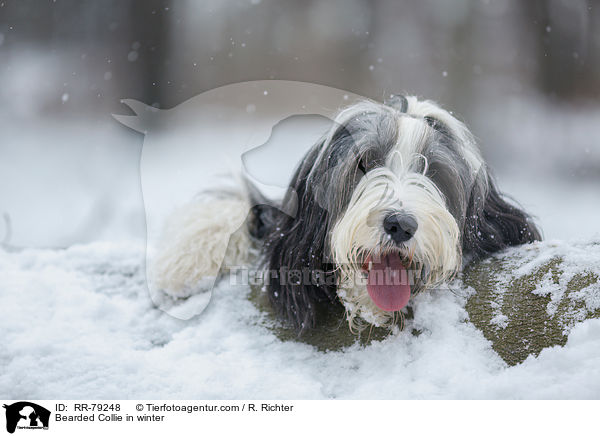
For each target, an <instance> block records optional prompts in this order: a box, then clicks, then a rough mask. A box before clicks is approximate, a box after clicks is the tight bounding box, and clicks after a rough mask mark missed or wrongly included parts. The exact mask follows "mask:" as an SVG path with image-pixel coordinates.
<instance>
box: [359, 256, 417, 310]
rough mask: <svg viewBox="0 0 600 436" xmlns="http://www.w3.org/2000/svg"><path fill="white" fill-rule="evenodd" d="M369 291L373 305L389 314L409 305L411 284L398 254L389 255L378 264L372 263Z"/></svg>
mask: <svg viewBox="0 0 600 436" xmlns="http://www.w3.org/2000/svg"><path fill="white" fill-rule="evenodd" d="M367 291H368V292H369V295H370V297H371V299H372V300H373V303H375V304H376V305H377V307H379V308H380V309H383V310H385V311H387V312H394V311H396V310H400V309H402V308H403V307H404V306H406V305H407V304H408V300H409V299H410V284H409V282H408V274H407V272H406V268H405V267H404V265H402V261H401V260H400V256H399V255H398V254H388V255H386V256H384V257H382V258H381V259H379V261H378V262H375V261H373V262H372V266H371V269H370V270H369V277H368V279H367Z"/></svg>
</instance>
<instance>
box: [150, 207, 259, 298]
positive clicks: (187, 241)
mask: <svg viewBox="0 0 600 436" xmlns="http://www.w3.org/2000/svg"><path fill="white" fill-rule="evenodd" d="M248 210H249V208H248V205H247V202H246V201H244V200H243V199H241V198H237V197H230V198H229V197H228V198H218V199H210V200H205V201H201V202H200V201H195V202H192V203H190V204H188V205H186V206H183V207H182V208H180V209H178V210H176V211H175V212H174V213H173V214H172V215H171V217H170V218H169V219H168V222H167V225H166V229H165V232H164V235H163V237H162V241H161V243H160V244H159V247H158V253H157V255H156V257H155V259H154V260H153V261H152V263H151V270H152V271H151V272H150V274H149V276H150V277H151V278H152V283H153V287H154V288H158V289H161V290H162V291H163V292H164V293H166V294H168V295H170V296H172V297H177V298H185V297H189V296H191V295H195V294H198V293H202V292H210V291H212V288H213V286H214V284H215V282H216V280H217V278H218V277H219V274H220V272H221V271H222V269H227V268H229V267H232V266H237V265H241V264H243V263H244V262H245V256H246V255H247V252H248V235H247V232H246V231H245V229H244V226H243V224H244V221H245V219H246V216H247V214H248Z"/></svg>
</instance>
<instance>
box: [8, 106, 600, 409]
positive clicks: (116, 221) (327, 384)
mask: <svg viewBox="0 0 600 436" xmlns="http://www.w3.org/2000/svg"><path fill="white" fill-rule="evenodd" d="M541 118H543V117H541ZM540 123H541V121H540ZM9 124H12V126H11V125H9ZM108 125H109V123H108V121H107V122H106V123H105V124H102V123H95V124H93V125H92V124H90V125H87V124H85V123H83V122H78V123H77V124H76V125H74V124H73V125H69V126H57V125H50V124H47V125H46V124H40V125H39V126H37V127H36V129H35V131H33V130H27V128H26V126H23V125H19V124H18V122H14V123H13V122H11V121H7V120H6V119H5V121H4V122H3V123H2V127H4V128H6V129H4V130H3V132H4V133H0V135H1V136H2V138H1V139H4V141H2V142H3V145H2V146H1V147H3V148H1V149H0V150H2V151H3V152H7V150H8V151H9V152H10V153H9V154H7V155H6V156H8V157H9V159H6V160H2V161H0V181H1V182H2V183H0V194H1V196H2V199H3V204H2V207H3V208H4V210H0V212H8V213H9V214H10V217H11V223H12V239H11V241H10V242H11V243H13V244H14V245H19V246H46V247H67V248H65V249H55V248H47V249H41V248H27V249H23V250H16V251H13V250H3V249H0V336H1V337H2V341H1V344H2V346H1V347H0V397H7V398H57V399H58V398H88V399H89V398H98V399H100V398H172V399H186V398H206V399H209V398H214V399H222V398H399V399H400V398H600V320H588V321H585V322H583V323H581V324H579V325H577V326H576V327H575V328H574V329H573V330H572V331H571V333H570V335H569V339H568V342H567V344H566V345H565V346H564V347H554V348H551V349H546V350H544V351H543V352H542V353H541V354H540V355H539V356H538V357H537V358H534V357H530V358H529V359H527V360H526V361H525V362H524V363H522V364H520V365H517V366H515V367H507V366H506V365H505V364H504V362H503V361H502V360H501V359H500V358H499V357H498V356H497V355H496V354H495V352H494V351H493V350H492V349H491V346H490V344H489V342H488V341H487V340H486V339H485V338H484V337H483V335H482V333H481V332H480V331H478V330H477V329H476V328H475V327H474V326H473V325H472V324H469V323H466V322H464V320H465V317H466V312H465V309H464V305H465V300H464V296H463V295H462V293H461V292H456V293H452V292H447V291H446V292H443V291H436V292H430V293H425V294H423V295H420V296H418V297H417V300H416V304H417V307H418V310H416V311H415V319H414V320H413V321H412V323H413V327H416V328H419V329H421V330H423V331H424V332H425V333H423V334H421V335H420V336H418V337H417V336H413V335H411V334H409V333H408V332H409V331H410V329H407V330H406V331H405V332H403V333H400V334H397V335H394V336H391V337H388V338H387V339H385V340H383V341H380V342H373V343H371V344H370V345H368V346H360V345H358V344H356V345H353V346H351V347H350V348H347V349H345V350H342V351H329V352H321V351H318V350H317V349H315V348H313V347H311V346H309V345H306V344H303V343H299V342H290V341H287V342H282V341H281V340H280V339H278V338H277V337H276V336H275V334H274V333H273V331H272V330H271V329H269V328H268V327H266V326H265V316H266V315H265V314H264V313H261V312H260V311H259V310H258V309H257V308H256V306H255V305H253V304H252V303H251V302H250V301H249V300H248V298H247V294H248V292H249V289H247V288H243V287H236V288H233V287H229V286H227V285H226V284H223V285H221V286H219V287H218V288H217V289H216V290H215V292H214V293H213V297H212V300H211V302H210V304H209V306H208V309H207V310H206V311H205V312H204V313H203V314H202V315H201V316H199V317H196V318H194V319H191V320H189V321H182V320H178V319H176V318H173V317H171V316H170V315H168V314H166V313H164V312H163V311H161V310H160V309H157V308H156V307H155V306H154V305H153V302H152V300H151V298H150V295H149V291H148V288H147V285H146V281H145V271H144V268H145V250H146V246H145V240H144V238H143V237H144V235H145V228H144V227H143V225H144V210H143V202H142V195H141V190H140V186H139V183H138V177H139V173H138V172H137V171H138V165H139V163H138V160H139V145H140V144H141V140H139V141H138V142H136V139H135V137H134V136H133V135H129V136H127V135H124V134H123V131H119V130H118V128H117V127H118V126H112V125H111V127H107V126H108ZM74 126H75V127H74ZM77 126H78V127H77ZM94 126H95V127H98V126H100V127H101V128H99V129H98V131H97V132H94V133H93V134H91V133H90V132H92V131H93V128H94ZM119 128H120V127H119ZM537 128H538V129H539V131H541V130H542V127H541V125H538V126H537ZM551 128H555V130H558V129H560V126H555V127H547V128H546V132H545V134H546V135H547V138H550V139H549V140H551V138H552V135H553V133H552V131H550V132H548V130H551ZM11 129H12V130H11ZM532 129H533V128H532ZM533 130H535V129H533ZM6 132H9V133H6ZM73 137H75V138H77V141H79V142H81V148H77V147H74V146H73V144H74V142H73V139H72V138H73ZM596 137H597V136H596ZM7 138H9V139H10V140H11V143H7V142H6V139H7ZM48 138H52V139H48ZM44 141H50V145H51V146H49V145H48V144H46V143H45V142H44ZM69 141H71V142H69ZM540 141H541V142H543V141H542V140H540ZM65 144H66V145H65ZM543 146H544V144H542V145H540V146H539V147H538V151H540V152H542V150H543ZM119 147H125V149H124V151H118V148H119ZM127 147H132V148H127ZM61 148H64V150H63V151H62V152H60V150H61ZM90 150H93V152H91V153H90ZM553 150H554V148H553ZM531 153H534V154H535V152H531ZM114 156H118V158H117V159H115V158H114ZM592 156H593V154H592ZM573 158H574V157H573V156H570V159H571V160H572V159H573ZM585 159H586V157H585V156H584V157H583V158H582V160H585ZM514 161H515V162H518V161H519V159H514ZM521 162H522V164H523V166H528V169H529V170H528V171H522V172H519V173H517V172H515V171H514V166H515V165H516V163H513V164H512V168H509V167H506V166H505V167H504V169H503V168H500V169H499V171H498V178H499V181H500V185H501V187H502V188H503V190H505V191H507V192H509V193H511V194H512V195H513V196H514V197H515V198H516V199H518V200H519V201H520V202H521V203H522V204H523V205H524V206H525V207H526V208H527V209H528V210H530V211H531V212H532V213H533V214H534V215H536V216H537V217H538V219H539V222H540V223H541V226H542V228H543V230H544V234H545V236H546V238H548V239H561V240H567V241H572V240H584V241H589V240H591V239H596V240H598V237H599V236H600V227H599V225H598V220H597V216H598V214H599V213H600V189H599V179H598V178H594V177H590V178H587V179H581V180H579V179H571V178H566V177H561V175H560V171H557V174H554V175H552V176H550V173H551V172H549V171H548V170H547V169H546V167H543V168H544V170H543V171H541V172H537V173H536V172H535V171H533V170H531V168H532V167H534V166H535V165H534V164H532V163H531V162H528V161H524V160H522V161H521ZM592 163H593V162H592ZM596 163H597V162H596ZM592 168H593V167H592ZM561 171H562V170H561ZM516 174H518V175H516ZM4 231H5V229H3V225H0V235H2V234H3V233H4ZM0 239H1V238H0ZM96 239H104V240H106V241H105V242H99V241H95V242H94V240H96ZM77 242H80V243H79V244H78V243H77ZM183 304H184V305H188V306H193V305H194V304H198V302H197V301H195V300H194V299H191V300H189V301H188V302H185V303H183ZM187 309H190V308H189V307H188V308H187ZM191 310H192V311H193V308H192V309H191Z"/></svg>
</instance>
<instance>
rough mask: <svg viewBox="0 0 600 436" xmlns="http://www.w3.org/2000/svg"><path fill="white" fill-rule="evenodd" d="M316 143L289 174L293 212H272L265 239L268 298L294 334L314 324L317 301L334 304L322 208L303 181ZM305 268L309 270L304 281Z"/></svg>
mask: <svg viewBox="0 0 600 436" xmlns="http://www.w3.org/2000/svg"><path fill="white" fill-rule="evenodd" d="M319 149H320V147H315V148H314V149H313V150H312V151H311V152H310V154H309V155H308V156H307V158H306V160H305V162H304V163H303V165H301V166H300V168H299V169H298V170H297V171H296V173H295V174H294V177H293V179H292V182H291V185H290V186H291V187H293V188H294V190H295V192H296V194H297V196H298V197H297V198H298V208H297V215H296V216H295V217H291V216H289V215H286V214H283V213H279V214H277V215H278V216H277V217H276V218H275V220H274V222H273V223H272V228H271V233H270V234H269V235H268V236H267V238H266V240H265V259H264V260H265V267H266V271H267V277H266V282H267V287H268V293H269V299H270V300H271V303H272V305H273V307H275V309H276V310H277V311H278V312H279V313H280V314H281V315H282V316H283V317H284V318H286V319H287V320H289V321H290V322H291V323H292V324H293V325H294V327H296V329H297V330H298V331H299V333H300V334H301V333H302V332H303V331H304V330H306V329H309V328H312V327H314V326H315V325H316V323H317V319H316V318H317V315H316V314H317V304H318V303H320V302H327V303H328V304H340V303H339V302H338V300H337V298H336V292H335V291H336V286H335V282H336V277H335V273H334V266H333V265H332V264H328V263H326V262H325V256H324V253H323V249H324V247H325V246H326V241H327V237H328V225H327V221H328V216H327V211H326V210H325V209H323V208H322V207H321V206H320V205H319V204H318V203H317V201H316V198H315V193H314V192H313V188H314V187H313V185H312V184H310V183H307V179H308V176H309V174H310V173H311V170H312V165H313V163H314V161H315V159H316V155H317V153H318V151H319ZM286 201H291V198H290V197H289V196H288V197H287V198H286V199H284V203H285V202H286ZM297 274H300V276H299V277H296V275H297ZM305 274H309V277H310V280H309V281H308V282H307V281H306V279H305V277H303V276H304V275H305ZM313 274H320V275H321V276H316V277H313ZM296 278H298V280H297V281H296V280H295V279H296Z"/></svg>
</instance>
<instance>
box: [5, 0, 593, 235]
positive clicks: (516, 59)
mask: <svg viewBox="0 0 600 436" xmlns="http://www.w3.org/2000/svg"><path fill="white" fill-rule="evenodd" d="M599 26H600V1H597V0H548V1H539V0H531V1H519V0H493V1H492V0H488V1H486V0H452V1H448V0H419V1H417V0H413V1H395V0H386V1H367V0H307V1H295V2H292V1H276V0H273V1H269V0H262V1H261V0H237V1H222V0H205V1H192V0H187V1H186V0H179V1H158V0H138V1H131V0H106V1H85V0H84V1H82V0H56V1H34V0H19V1H17V0H0V213H4V214H7V215H8V216H9V217H10V223H11V225H10V226H9V227H11V229H7V225H6V224H5V223H1V224H0V239H2V235H4V234H6V233H7V232H8V230H10V232H9V233H10V235H9V236H10V240H9V243H10V244H13V245H19V246H67V245H70V244H73V243H77V242H87V241H90V240H95V239H123V238H134V239H137V238H143V237H144V236H145V227H144V226H145V222H144V209H143V201H142V196H141V191H140V185H139V156H140V151H141V146H142V137H141V135H139V134H137V133H135V132H133V131H130V130H128V129H127V128H125V127H123V126H121V125H119V124H118V123H117V122H116V121H114V120H113V119H112V118H111V114H112V113H129V112H128V110H127V108H125V107H124V106H123V105H121V104H120V102H119V100H120V99H121V98H125V97H127V98H134V99H138V100H141V101H143V102H146V103H148V104H152V105H155V106H157V107H160V108H170V107H173V106H175V105H177V104H179V103H182V102H183V101H185V100H187V99H189V98H191V97H193V96H195V95H197V94H199V93H201V92H203V91H206V90H209V89H212V88H215V87H218V86H222V85H226V84H230V83H235V82H240V81H247V80H257V79H287V80H298V81H306V82H313V83H318V84H323V85H328V86H332V87H336V88H341V89H346V90H348V91H352V92H354V93H357V94H361V95H364V96H366V97H371V98H375V99H382V98H383V96H385V95H386V94H389V93H391V92H405V93H408V94H416V95H420V96H423V97H426V98H431V99H434V100H437V101H438V102H440V103H441V104H442V105H443V106H444V107H446V108H447V109H451V110H452V111H453V112H454V114H456V115H457V116H458V117H459V118H461V119H463V120H464V121H466V123H467V124H468V126H469V127H470V128H471V129H472V131H473V132H474V134H475V135H476V136H477V137H478V138H479V140H480V144H481V147H482V149H483V153H484V156H485V157H486V158H487V159H488V160H489V162H490V165H491V166H492V167H493V168H494V170H495V172H496V174H497V176H498V178H499V179H500V183H501V187H503V188H504V190H505V191H507V192H509V193H511V194H512V195H513V197H515V198H517V199H518V200H519V201H520V202H521V203H522V204H523V205H524V206H525V207H526V208H528V209H529V210H531V211H532V212H533V213H534V214H536V215H537V216H538V218H539V221H540V222H541V224H542V227H543V228H544V230H545V234H546V236H547V237H549V238H565V239H569V238H588V239H589V237H591V236H592V235H598V232H599V231H600V230H598V229H599V227H598V224H597V222H598V214H599V213H600V28H599Z"/></svg>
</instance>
